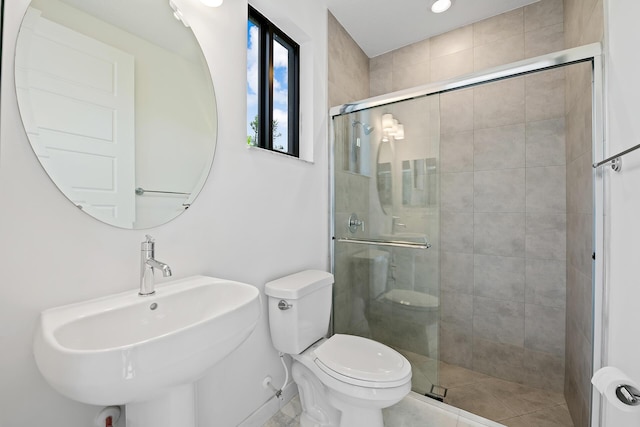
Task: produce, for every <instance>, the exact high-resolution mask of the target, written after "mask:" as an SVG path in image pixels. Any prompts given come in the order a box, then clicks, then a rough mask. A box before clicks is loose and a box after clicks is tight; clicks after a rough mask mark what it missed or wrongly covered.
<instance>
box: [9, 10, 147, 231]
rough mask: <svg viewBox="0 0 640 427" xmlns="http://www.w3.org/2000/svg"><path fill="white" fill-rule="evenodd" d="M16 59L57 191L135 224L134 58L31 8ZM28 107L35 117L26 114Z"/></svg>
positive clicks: (34, 132)
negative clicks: (24, 53)
mask: <svg viewBox="0 0 640 427" xmlns="http://www.w3.org/2000/svg"><path fill="white" fill-rule="evenodd" d="M22 31H27V32H26V33H25V35H27V37H20V38H19V40H18V43H19V44H29V49H19V51H21V52H30V53H29V55H28V57H26V58H22V57H20V56H18V57H17V58H16V60H17V61H19V62H17V63H16V85H17V88H18V99H19V102H20V106H21V108H22V111H23V122H24V125H25V129H26V130H27V134H28V135H29V138H30V139H31V141H32V142H36V143H35V144H32V145H33V146H34V150H35V151H36V154H37V155H38V158H39V160H40V162H41V163H42V165H43V167H44V168H45V169H46V171H47V173H48V174H49V175H50V176H52V177H55V179H54V181H55V182H56V184H57V185H58V188H60V190H61V191H62V192H63V193H64V194H65V195H66V196H67V197H68V198H69V199H70V200H71V201H72V202H74V203H75V204H76V205H78V206H79V207H81V208H82V209H83V210H85V211H86V212H88V213H90V214H91V215H93V216H95V217H97V218H99V219H102V220H103V221H106V222H109V223H111V224H114V225H118V226H120V227H125V228H131V226H132V224H133V222H134V220H135V193H134V187H135V140H134V139H135V127H134V126H135V124H134V120H135V118H134V101H135V99H134V58H133V56H132V55H130V54H128V53H126V52H123V51H121V50H119V49H116V48H114V47H112V46H109V45H107V44H104V43H102V42H100V41H98V40H95V39H93V38H91V37H87V36H85V35H83V34H80V33H78V32H76V31H73V30H71V29H69V28H67V27H64V26H62V25H59V24H57V23H55V22H52V21H49V20H47V19H46V18H43V17H42V16H41V14H40V12H39V11H38V10H37V9H34V8H29V10H28V11H27V15H26V16H25V21H24V24H23V30H22ZM25 109H28V110H29V113H30V114H24V110H25Z"/></svg>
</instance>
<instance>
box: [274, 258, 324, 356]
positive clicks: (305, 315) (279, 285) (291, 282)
mask: <svg viewBox="0 0 640 427" xmlns="http://www.w3.org/2000/svg"><path fill="white" fill-rule="evenodd" d="M332 284H333V275H332V274H331V273H327V272H326V271H320V270H305V271H301V272H299V273H295V274H292V275H290V276H286V277H282V278H280V279H276V280H273V281H271V282H269V283H267V284H266V285H265V288H264V292H265V294H266V295H267V297H268V305H269V328H270V330H271V341H272V342H273V346H274V347H275V348H276V349H277V350H278V351H281V352H283V353H287V354H299V353H301V352H302V351H303V350H304V349H306V348H307V347H309V346H310V345H311V344H313V343H314V342H316V341H318V340H319V339H320V338H322V337H324V336H325V335H326V334H327V331H328V329H329V317H330V315H331V289H332V286H331V285H332Z"/></svg>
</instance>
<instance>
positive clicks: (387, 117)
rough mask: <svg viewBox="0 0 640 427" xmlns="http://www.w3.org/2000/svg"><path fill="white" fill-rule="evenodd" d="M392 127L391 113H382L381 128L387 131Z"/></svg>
mask: <svg viewBox="0 0 640 427" xmlns="http://www.w3.org/2000/svg"><path fill="white" fill-rule="evenodd" d="M391 129H393V115H392V114H391V113H387V114H383V115H382V130H385V131H387V132H389V131H391Z"/></svg>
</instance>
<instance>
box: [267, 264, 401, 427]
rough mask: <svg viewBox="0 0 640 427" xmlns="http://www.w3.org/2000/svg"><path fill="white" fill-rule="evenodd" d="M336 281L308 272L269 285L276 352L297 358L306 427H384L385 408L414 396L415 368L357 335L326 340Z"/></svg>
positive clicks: (294, 370)
mask: <svg viewBox="0 0 640 427" xmlns="http://www.w3.org/2000/svg"><path fill="white" fill-rule="evenodd" d="M332 284H333V276H332V275H331V274H329V273H326V272H323V271H318V270H307V271H303V272H300V273H296V274H294V275H291V276H287V277H284V278H282V279H278V280H275V281H272V282H269V283H267V285H266V286H265V293H266V294H267V296H268V298H269V327H270V330H271V337H272V341H273V343H274V346H275V347H276V349H278V350H280V351H281V352H283V353H287V354H290V355H291V356H292V358H293V365H292V376H293V380H294V381H295V383H296V384H297V385H298V390H299V393H300V401H301V403H302V414H301V420H300V424H301V426H302V427H383V422H382V408H386V407H388V406H391V405H393V404H395V403H397V402H399V401H400V400H401V399H402V398H403V397H404V396H406V395H407V394H408V393H409V391H410V390H411V365H410V364H409V361H408V360H407V359H406V358H405V357H404V356H402V355H401V354H400V353H398V352H397V351H395V350H393V349H392V348H390V347H387V346H385V345H383V344H381V343H378V342H376V341H373V340H370V339H368V338H362V337H358V336H354V335H342V334H336V335H333V336H332V337H330V338H325V337H324V335H325V333H326V331H327V328H328V326H329V314H330V309H331V285H332Z"/></svg>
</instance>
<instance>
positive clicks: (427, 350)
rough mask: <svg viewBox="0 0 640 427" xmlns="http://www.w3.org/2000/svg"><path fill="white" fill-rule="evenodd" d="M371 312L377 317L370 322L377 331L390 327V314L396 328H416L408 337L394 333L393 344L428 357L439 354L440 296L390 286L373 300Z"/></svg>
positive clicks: (373, 316) (371, 315) (370, 314)
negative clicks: (388, 320)
mask: <svg viewBox="0 0 640 427" xmlns="http://www.w3.org/2000/svg"><path fill="white" fill-rule="evenodd" d="M369 316H370V317H372V318H374V319H377V320H376V321H375V322H372V325H371V327H372V330H373V331H374V332H375V333H377V334H384V332H381V331H379V330H378V329H385V328H388V326H387V324H388V322H387V321H385V319H389V318H392V319H393V323H394V325H395V326H396V327H397V328H402V329H404V330H410V331H413V332H414V333H413V334H412V335H411V336H410V338H409V339H408V340H407V339H406V338H408V337H405V336H404V335H401V336H394V339H393V344H394V345H396V346H398V347H400V348H403V349H405V350H409V351H413V352H415V353H419V354H422V355H425V356H428V357H432V358H437V357H438V355H437V350H438V344H437V340H438V323H439V320H440V298H439V297H437V296H435V295H431V294H428V293H425V292H418V291H414V290H409V289H391V290H389V291H387V292H385V293H383V294H382V295H380V296H379V297H378V298H377V299H376V300H375V301H372V302H371V304H370V311H369ZM390 333H391V334H392V335H393V332H390Z"/></svg>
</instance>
